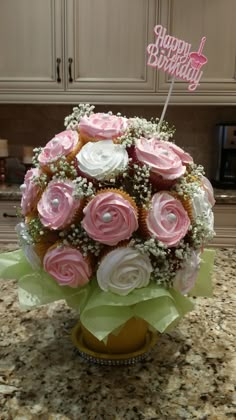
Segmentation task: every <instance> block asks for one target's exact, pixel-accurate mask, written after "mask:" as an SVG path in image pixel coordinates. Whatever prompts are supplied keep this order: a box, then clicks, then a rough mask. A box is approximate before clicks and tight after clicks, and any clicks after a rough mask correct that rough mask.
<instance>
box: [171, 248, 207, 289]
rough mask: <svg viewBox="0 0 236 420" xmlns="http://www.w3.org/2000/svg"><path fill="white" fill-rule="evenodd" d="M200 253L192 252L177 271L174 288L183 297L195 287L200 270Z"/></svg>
mask: <svg viewBox="0 0 236 420" xmlns="http://www.w3.org/2000/svg"><path fill="white" fill-rule="evenodd" d="M200 263H201V258H200V252H195V251H193V252H192V255H191V256H190V257H189V258H188V259H187V261H185V263H184V265H183V266H182V268H181V269H180V270H179V271H177V273H176V276H175V278H174V282H173V287H174V289H176V290H178V291H179V292H180V293H182V294H183V295H186V294H187V293H188V292H189V291H190V290H191V289H192V288H193V287H194V284H195V282H196V279H197V275H198V272H199V269H200Z"/></svg>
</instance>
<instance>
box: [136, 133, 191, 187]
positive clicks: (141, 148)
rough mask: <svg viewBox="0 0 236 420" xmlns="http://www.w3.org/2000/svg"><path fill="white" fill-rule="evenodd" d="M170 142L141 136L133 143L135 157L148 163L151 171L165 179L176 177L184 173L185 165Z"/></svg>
mask: <svg viewBox="0 0 236 420" xmlns="http://www.w3.org/2000/svg"><path fill="white" fill-rule="evenodd" d="M170 144H171V143H169V142H167V141H162V140H158V139H156V138H154V137H153V138H151V139H146V138H144V137H141V138H140V139H138V140H137V141H136V145H135V153H136V156H137V159H138V160H139V161H140V162H142V163H145V164H146V165H149V166H150V167H151V172H152V173H154V174H158V175H161V176H162V177H163V178H164V179H166V180H174V179H177V178H179V177H180V176H182V175H183V174H184V173H185V170H186V167H185V166H184V165H183V163H182V160H181V158H180V157H179V156H178V154H177V153H176V152H175V151H174V150H173V148H172V147H171V146H170Z"/></svg>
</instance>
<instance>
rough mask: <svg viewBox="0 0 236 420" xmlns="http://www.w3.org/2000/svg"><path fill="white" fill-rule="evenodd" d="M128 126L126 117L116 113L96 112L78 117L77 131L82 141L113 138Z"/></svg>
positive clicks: (118, 135)
mask: <svg viewBox="0 0 236 420" xmlns="http://www.w3.org/2000/svg"><path fill="white" fill-rule="evenodd" d="M127 128H128V123H127V119H126V118H124V117H118V116H116V115H111V114H105V113H96V114H91V115H90V116H89V117H88V116H86V115H85V116H84V117H82V118H81V119H80V123H79V133H80V140H81V141H82V142H83V143H88V142H94V141H99V140H113V139H116V138H117V137H120V136H121V135H122V134H124V133H125V131H126V130H127Z"/></svg>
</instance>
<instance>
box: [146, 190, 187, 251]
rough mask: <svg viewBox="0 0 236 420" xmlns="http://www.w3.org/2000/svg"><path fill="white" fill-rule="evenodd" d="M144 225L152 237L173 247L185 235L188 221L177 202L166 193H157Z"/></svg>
mask: <svg viewBox="0 0 236 420" xmlns="http://www.w3.org/2000/svg"><path fill="white" fill-rule="evenodd" d="M146 224H147V228H148V231H149V233H150V234H151V235H152V236H153V237H155V238H157V239H158V240H159V241H161V242H163V243H164V244H165V245H166V246H168V247H173V246H176V245H178V243H179V242H180V240H181V239H182V238H183V237H184V236H185V235H186V233H187V231H188V229H189V226H190V220H189V217H188V213H187V212H186V210H185V209H184V207H183V205H182V203H181V202H180V201H179V200H177V199H176V198H174V197H172V196H171V195H170V194H168V193H166V192H159V193H156V194H154V196H153V197H152V204H151V208H150V209H149V211H148V215H147V218H146Z"/></svg>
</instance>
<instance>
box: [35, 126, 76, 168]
mask: <svg viewBox="0 0 236 420" xmlns="http://www.w3.org/2000/svg"><path fill="white" fill-rule="evenodd" d="M78 141H79V136H78V133H77V131H74V130H65V131H62V132H61V133H59V134H56V136H55V137H54V138H53V139H51V140H50V141H49V142H48V143H47V144H46V146H45V147H44V148H43V150H42V151H41V153H40V154H39V156H38V161H39V163H40V165H42V166H45V165H48V164H50V163H53V162H55V161H57V160H58V159H59V158H61V157H62V156H67V155H68V154H69V153H71V152H72V150H73V149H74V148H75V147H76V145H77V144H78Z"/></svg>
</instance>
